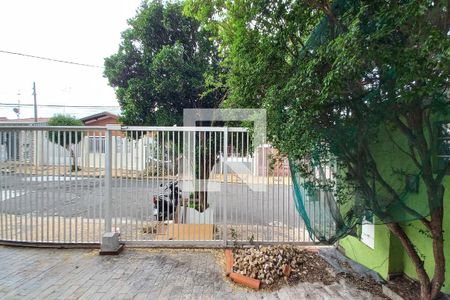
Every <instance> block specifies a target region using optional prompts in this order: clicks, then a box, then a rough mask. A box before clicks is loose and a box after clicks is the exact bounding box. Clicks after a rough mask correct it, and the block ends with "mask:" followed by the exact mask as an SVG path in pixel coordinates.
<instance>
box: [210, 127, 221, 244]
mask: <svg viewBox="0 0 450 300" xmlns="http://www.w3.org/2000/svg"><path fill="white" fill-rule="evenodd" d="M213 142H214V152H213V153H214V166H213V168H214V173H213V174H214V175H216V178H215V180H214V181H217V174H218V171H217V162H218V163H219V164H220V160H219V161H218V160H217V131H216V130H214V141H213ZM216 199H217V200H216V207H215V208H214V210H216V209H217V210H218V211H217V213H216V212H215V211H214V215H212V216H213V220H212V223H213V226H214V227H215V225H216V224H217V218H216V216H219V213H220V211H219V207H220V205H219V203H220V202H219V201H220V199H219V197H217V198H216ZM214 240H216V235H214Z"/></svg>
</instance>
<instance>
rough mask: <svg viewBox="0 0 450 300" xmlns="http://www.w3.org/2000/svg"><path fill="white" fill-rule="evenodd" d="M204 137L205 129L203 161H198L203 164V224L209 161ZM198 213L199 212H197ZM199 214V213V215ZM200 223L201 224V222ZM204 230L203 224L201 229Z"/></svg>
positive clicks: (204, 220)
mask: <svg viewBox="0 0 450 300" xmlns="http://www.w3.org/2000/svg"><path fill="white" fill-rule="evenodd" d="M206 139H207V134H206V130H205V131H203V161H201V162H200V163H201V164H203V176H202V177H203V178H202V190H203V191H202V195H203V197H202V198H203V221H202V223H203V224H205V222H206V213H205V211H206V209H207V208H206V205H207V197H208V196H207V195H208V194H207V186H206V176H207V174H206V172H208V171H207V166H208V161H209V158H208V159H207V157H206ZM199 215H200V214H199ZM200 216H201V215H200ZM202 223H201V224H202ZM204 230H205V226H203V231H204ZM204 233H205V232H203V234H204ZM198 234H199V235H200V226H199V233H198ZM203 236H204V237H205V235H203Z"/></svg>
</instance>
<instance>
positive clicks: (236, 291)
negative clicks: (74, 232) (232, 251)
mask: <svg viewBox="0 0 450 300" xmlns="http://www.w3.org/2000/svg"><path fill="white" fill-rule="evenodd" d="M222 253H223V251H219V250H176V249H173V250H171V249H125V251H124V252H123V253H122V254H121V255H119V256H99V255H98V250H74V249H71V250H68V249H61V250H60V249H32V248H13V247H3V246H0V270H1V271H0V298H1V299H376V298H375V297H374V296H372V295H370V294H369V293H367V292H363V291H360V290H357V289H356V288H355V287H353V286H350V285H348V284H347V283H343V284H338V283H336V284H333V285H329V286H325V285H322V284H318V283H317V284H310V283H300V284H298V285H295V286H290V287H283V288H282V289H280V290H278V291H258V292H255V291H251V290H247V289H244V288H241V287H238V286H236V285H234V284H232V283H231V282H229V281H228V279H227V278H225V277H224V272H223V265H222V264H223V256H222Z"/></svg>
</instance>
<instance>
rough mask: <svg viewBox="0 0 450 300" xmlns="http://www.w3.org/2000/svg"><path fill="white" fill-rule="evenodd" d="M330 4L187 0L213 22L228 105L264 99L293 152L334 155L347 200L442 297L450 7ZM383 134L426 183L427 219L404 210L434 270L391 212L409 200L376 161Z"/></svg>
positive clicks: (425, 293) (274, 128)
mask: <svg viewBox="0 0 450 300" xmlns="http://www.w3.org/2000/svg"><path fill="white" fill-rule="evenodd" d="M330 2H331V1H314V0H313V1H268V0H253V1H250V0H249V1H246V0H242V1H236V2H222V1H211V2H208V3H204V2H202V1H197V0H191V1H189V2H188V9H189V10H190V11H191V13H192V14H193V15H195V16H196V17H197V18H199V20H202V22H204V23H205V24H206V23H209V24H211V22H213V23H217V25H216V26H215V32H216V34H217V36H216V39H217V41H218V42H220V43H221V50H222V51H223V52H224V53H225V54H224V55H226V57H227V59H226V60H225V62H224V63H225V64H226V66H225V67H226V68H227V69H228V70H229V72H228V74H227V75H226V80H225V86H226V88H227V89H228V91H227V93H228V95H229V97H228V98H227V100H226V102H225V103H226V104H227V105H228V106H232V107H255V106H257V107H264V108H266V109H267V110H268V117H269V124H268V126H269V133H270V137H269V138H270V139H271V140H272V141H273V142H274V143H275V144H276V145H277V146H278V148H280V149H281V151H283V152H284V153H287V154H288V155H289V157H290V159H291V160H298V161H306V162H311V160H313V157H315V156H316V154H317V153H320V154H322V155H323V154H327V153H330V154H332V155H333V156H334V158H336V160H337V163H338V165H339V166H340V169H341V170H343V173H344V175H345V176H344V179H345V181H343V184H342V185H341V186H339V189H338V191H339V197H340V201H342V202H351V201H354V193H351V192H349V191H354V192H355V193H357V194H358V195H360V196H361V198H362V199H363V200H362V201H363V204H364V209H365V210H369V211H372V212H373V213H374V214H375V215H376V216H377V218H378V219H379V220H380V221H381V222H382V223H386V224H387V226H388V228H389V229H390V230H391V232H392V233H393V234H394V235H395V236H397V237H398V238H399V240H400V241H401V244H402V246H403V247H404V248H405V250H406V252H407V253H408V255H409V257H410V258H411V260H412V262H413V263H414V265H415V267H416V272H417V275H418V278H419V281H420V286H421V298H422V299H436V297H438V295H439V292H440V289H441V287H442V284H443V282H444V277H445V274H444V273H445V257H444V248H443V246H444V241H443V230H442V220H443V199H444V193H445V188H444V186H443V184H442V181H443V179H444V176H445V174H447V172H448V171H449V170H450V166H449V165H448V163H446V164H443V165H441V166H440V167H437V166H435V164H434V163H433V162H434V160H435V155H436V152H435V146H436V143H437V141H436V136H437V131H438V130H439V129H438V127H436V126H434V124H433V122H434V121H435V120H439V119H441V120H445V121H448V118H449V94H448V92H449V77H450V52H449V51H450V50H449V49H450V39H449V37H448V28H450V15H449V11H450V8H449V6H448V3H447V2H446V1H333V2H332V3H330ZM384 135H390V136H392V142H393V144H394V145H395V146H396V148H395V150H394V152H396V153H393V154H394V155H397V154H398V155H403V156H404V157H405V158H406V159H407V160H408V161H409V163H408V169H409V171H410V172H411V171H412V172H414V174H418V176H419V177H420V180H421V181H422V182H423V184H424V186H425V189H426V194H427V197H426V199H423V201H424V202H425V203H426V205H427V206H428V208H429V215H428V216H426V215H420V214H419V213H417V212H415V211H410V209H409V208H408V207H405V206H404V205H403V206H402V205H399V207H398V209H399V211H400V212H402V213H404V214H415V213H417V215H416V218H417V219H419V220H420V221H421V222H422V224H423V226H424V228H425V231H427V232H428V234H429V235H430V236H431V237H432V247H433V253H434V262H435V263H434V273H433V274H432V277H431V278H430V275H429V274H427V272H426V271H425V268H424V261H423V259H422V258H421V257H420V255H419V253H418V251H417V248H416V247H415V245H414V243H413V241H412V240H411V239H410V238H409V237H408V235H407V234H406V232H405V230H404V228H403V224H401V222H400V220H398V219H397V218H395V216H393V215H392V212H391V211H385V208H386V207H387V206H386V205H387V204H391V203H397V204H399V203H402V201H401V200H402V199H401V198H402V192H403V186H400V185H399V184H398V180H394V177H392V176H386V174H385V173H383V171H382V170H381V169H380V165H381V164H382V162H383V159H384V158H383V157H380V156H379V155H377V153H376V150H375V149H376V148H377V141H379V140H380V137H381V136H384ZM300 170H301V172H303V173H304V175H305V176H307V175H308V168H300ZM393 171H394V170H393ZM402 171H403V170H400V171H399V170H396V172H397V173H401V172H402ZM335 184H336V183H335ZM353 208H354V209H356V207H353Z"/></svg>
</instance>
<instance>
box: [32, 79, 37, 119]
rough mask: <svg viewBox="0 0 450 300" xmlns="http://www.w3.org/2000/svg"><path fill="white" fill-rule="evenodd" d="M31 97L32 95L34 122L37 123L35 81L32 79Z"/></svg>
mask: <svg viewBox="0 0 450 300" xmlns="http://www.w3.org/2000/svg"><path fill="white" fill-rule="evenodd" d="M33 97H34V122H35V123H37V121H38V115H37V103H36V83H35V82H34V81H33Z"/></svg>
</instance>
